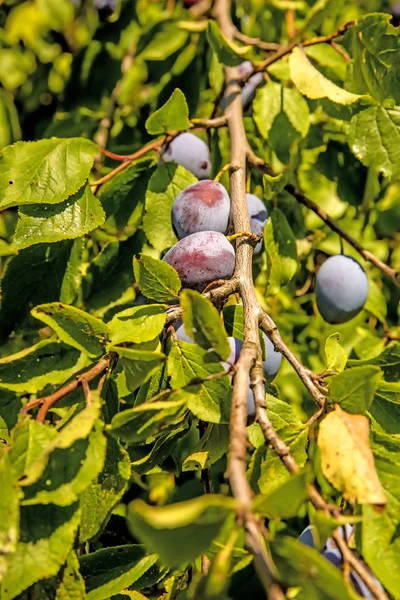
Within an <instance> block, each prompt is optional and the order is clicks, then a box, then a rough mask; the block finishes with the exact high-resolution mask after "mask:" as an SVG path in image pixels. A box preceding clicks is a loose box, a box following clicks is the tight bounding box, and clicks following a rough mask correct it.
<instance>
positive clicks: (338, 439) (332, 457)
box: [318, 405, 386, 508]
mask: <svg viewBox="0 0 400 600" xmlns="http://www.w3.org/2000/svg"><path fill="white" fill-rule="evenodd" d="M318 448H319V451H320V454H321V466H322V471H323V473H324V475H325V477H326V478H327V479H328V481H330V483H331V484H332V485H333V486H334V487H335V488H336V489H338V490H339V491H341V492H342V493H343V496H344V498H345V499H346V500H348V501H349V502H352V503H355V502H358V503H359V504H373V505H375V506H377V507H381V508H382V507H383V506H384V505H385V504H386V496H385V492H384V490H383V487H382V485H381V483H380V481H379V479H378V475H377V473H376V470H375V464H374V457H373V454H372V450H371V448H370V445H369V423H368V419H367V418H366V417H364V416H362V415H350V414H348V413H346V412H345V411H344V410H342V409H341V408H340V407H339V406H338V405H336V406H335V410H334V411H333V412H331V413H329V414H328V415H327V416H326V417H325V418H324V419H323V421H322V422H321V425H320V429H319V434H318Z"/></svg>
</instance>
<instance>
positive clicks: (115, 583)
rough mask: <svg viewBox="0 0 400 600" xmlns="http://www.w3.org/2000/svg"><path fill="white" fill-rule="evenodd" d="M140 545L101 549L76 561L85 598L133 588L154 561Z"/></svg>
mask: <svg viewBox="0 0 400 600" xmlns="http://www.w3.org/2000/svg"><path fill="white" fill-rule="evenodd" d="M157 558H158V557H157V555H156V554H146V551H145V549H144V547H143V546H140V545H134V544H130V545H126V546H116V547H114V548H103V549H102V550H97V552H93V553H91V554H88V555H86V556H82V557H81V558H80V560H79V564H80V571H81V574H82V577H83V579H84V581H85V586H86V594H87V595H86V598H87V600H108V599H109V598H110V597H111V596H113V594H117V593H118V592H121V591H122V590H123V589H124V588H127V587H132V586H133V587H134V585H135V583H137V582H138V580H140V579H141V578H142V577H143V576H144V575H146V574H147V573H148V572H149V571H150V570H151V569H152V567H154V565H155V563H156V561H157Z"/></svg>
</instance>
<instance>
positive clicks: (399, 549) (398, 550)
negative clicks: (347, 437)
mask: <svg viewBox="0 0 400 600" xmlns="http://www.w3.org/2000/svg"><path fill="white" fill-rule="evenodd" d="M371 445H372V450H373V452H374V458H375V465H376V468H377V471H378V474H379V478H380V480H381V481H382V484H383V486H384V488H385V490H386V491H387V493H386V495H387V500H388V503H387V506H386V510H385V511H384V512H381V513H377V512H376V511H375V510H374V509H373V507H371V506H368V505H364V506H363V507H362V512H363V517H364V518H363V521H362V525H361V528H362V529H361V543H360V550H361V552H362V555H363V558H364V560H365V561H366V562H367V564H368V565H369V566H370V567H371V569H373V571H374V573H375V574H376V576H377V577H379V580H380V581H381V582H382V584H383V585H384V586H385V588H386V589H387V590H388V591H389V592H390V594H392V595H393V596H394V597H397V596H398V595H399V593H400V573H399V570H398V568H397V565H398V564H399V560H400V537H399V535H398V523H399V520H400V485H399V482H400V465H399V460H398V457H399V451H400V442H399V440H395V439H393V437H392V436H388V435H385V434H380V433H373V434H372V444H371Z"/></svg>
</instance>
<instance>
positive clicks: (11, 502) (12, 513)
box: [0, 453, 20, 581]
mask: <svg viewBox="0 0 400 600" xmlns="http://www.w3.org/2000/svg"><path fill="white" fill-rule="evenodd" d="M0 481H1V494H0V581H1V580H2V579H3V578H4V576H5V574H6V572H7V563H8V561H9V558H10V556H11V555H12V554H14V552H15V551H16V548H17V542H18V538H19V499H20V490H19V488H18V484H17V479H16V475H15V473H14V471H13V469H12V462H11V461H10V459H9V457H8V455H7V454H6V453H2V454H0Z"/></svg>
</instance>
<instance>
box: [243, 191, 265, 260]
mask: <svg viewBox="0 0 400 600" xmlns="http://www.w3.org/2000/svg"><path fill="white" fill-rule="evenodd" d="M246 201H247V210H248V212H249V219H250V229H251V231H252V233H254V234H256V235H258V234H259V233H263V231H264V227H265V224H266V222H267V219H268V211H267V209H266V207H265V204H264V202H263V201H262V200H260V198H259V197H258V196H255V195H254V194H246ZM261 248H262V240H261V241H259V242H258V244H257V246H256V247H255V248H254V254H259V253H260V252H261Z"/></svg>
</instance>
